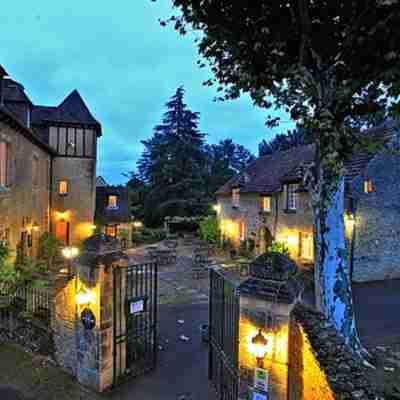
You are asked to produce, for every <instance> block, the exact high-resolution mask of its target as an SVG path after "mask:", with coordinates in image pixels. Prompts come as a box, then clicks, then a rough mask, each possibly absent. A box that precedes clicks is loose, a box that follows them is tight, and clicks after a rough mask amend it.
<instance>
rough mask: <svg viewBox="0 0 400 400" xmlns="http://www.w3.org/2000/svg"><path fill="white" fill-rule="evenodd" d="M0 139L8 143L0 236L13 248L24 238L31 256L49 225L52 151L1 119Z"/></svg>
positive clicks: (2, 192) (1, 202)
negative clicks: (6, 180)
mask: <svg viewBox="0 0 400 400" xmlns="http://www.w3.org/2000/svg"><path fill="white" fill-rule="evenodd" d="M0 142H5V143H7V146H8V152H9V153H8V154H9V159H8V160H9V164H8V165H9V171H8V172H9V177H10V178H9V179H10V180H9V185H8V186H7V187H6V188H3V190H0V240H5V241H7V242H8V243H9V244H10V247H11V248H12V249H13V250H14V251H15V249H16V247H17V244H18V243H19V242H20V241H21V239H23V240H24V243H25V245H24V246H25V250H26V253H27V255H30V256H34V255H36V252H37V244H38V238H39V236H40V234H41V233H43V232H45V231H47V230H48V229H49V210H50V196H49V190H50V163H51V158H52V155H51V153H50V152H49V151H48V150H46V148H45V147H44V146H38V145H37V144H35V143H34V142H33V141H32V140H29V139H28V138H27V137H26V136H24V135H22V134H21V133H20V131H19V130H18V129H16V127H15V126H13V125H12V124H10V123H8V122H5V121H4V120H3V121H2V120H0ZM0 189H1V188H0ZM33 227H35V229H33ZM14 256H15V253H14Z"/></svg>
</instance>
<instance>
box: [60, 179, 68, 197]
mask: <svg viewBox="0 0 400 400" xmlns="http://www.w3.org/2000/svg"><path fill="white" fill-rule="evenodd" d="M58 194H59V195H60V196H66V195H67V194H68V181H67V180H62V181H59V182H58Z"/></svg>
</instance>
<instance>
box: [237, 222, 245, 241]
mask: <svg viewBox="0 0 400 400" xmlns="http://www.w3.org/2000/svg"><path fill="white" fill-rule="evenodd" d="M245 234H246V224H245V223H244V221H240V222H239V240H240V241H243V240H245V239H246V237H245Z"/></svg>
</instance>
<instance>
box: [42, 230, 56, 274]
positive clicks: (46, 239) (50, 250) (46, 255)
mask: <svg viewBox="0 0 400 400" xmlns="http://www.w3.org/2000/svg"><path fill="white" fill-rule="evenodd" d="M60 251H61V242H60V241H59V240H58V239H57V238H56V237H55V236H54V235H52V234H51V233H48V232H45V233H43V235H41V236H40V238H39V259H40V262H41V263H42V264H45V265H46V266H47V269H48V270H51V268H52V266H53V263H54V261H55V260H56V258H57V257H59V256H60Z"/></svg>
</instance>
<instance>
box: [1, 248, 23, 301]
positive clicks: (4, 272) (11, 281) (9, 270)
mask: <svg viewBox="0 0 400 400" xmlns="http://www.w3.org/2000/svg"><path fill="white" fill-rule="evenodd" d="M10 256H11V251H10V249H9V247H8V246H7V245H6V244H5V243H3V242H0V293H1V292H2V291H4V290H5V289H6V288H9V287H10V286H11V287H13V286H15V285H16V284H17V282H18V280H19V273H18V272H17V271H16V270H15V268H14V266H13V265H12V263H11V261H10Z"/></svg>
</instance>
